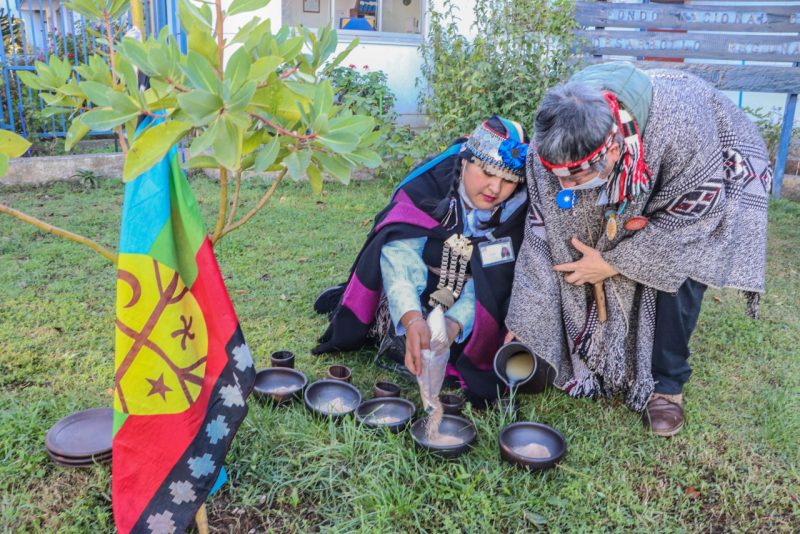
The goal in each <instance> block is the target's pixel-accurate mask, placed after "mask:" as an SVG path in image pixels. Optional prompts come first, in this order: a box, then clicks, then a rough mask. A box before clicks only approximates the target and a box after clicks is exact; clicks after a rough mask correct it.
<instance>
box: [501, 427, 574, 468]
mask: <svg viewBox="0 0 800 534" xmlns="http://www.w3.org/2000/svg"><path fill="white" fill-rule="evenodd" d="M498 441H499V445H500V456H501V457H502V458H503V460H505V461H507V462H509V463H512V464H515V465H521V466H524V467H527V468H528V469H531V470H534V471H538V470H541V469H548V468H550V467H553V466H554V465H555V464H556V463H558V462H559V461H560V460H561V459H562V458H563V457H564V455H565V454H566V453H567V440H565V439H564V436H563V435H562V434H561V432H559V431H558V430H556V429H555V428H553V427H550V426H547V425H545V424H542V423H532V422H527V421H525V422H520V423H512V424H510V425H508V426H506V427H505V428H503V430H501V431H500V435H499V437H498Z"/></svg>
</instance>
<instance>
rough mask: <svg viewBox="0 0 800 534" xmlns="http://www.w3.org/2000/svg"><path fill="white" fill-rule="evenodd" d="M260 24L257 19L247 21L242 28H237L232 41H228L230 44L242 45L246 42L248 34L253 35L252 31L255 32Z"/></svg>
mask: <svg viewBox="0 0 800 534" xmlns="http://www.w3.org/2000/svg"><path fill="white" fill-rule="evenodd" d="M260 23H261V19H259V18H258V17H253V18H251V19H250V20H248V21H247V22H246V23H245V24H244V26H242V27H241V28H239V31H237V32H236V35H234V36H233V39H231V40H230V44H233V43H244V42H245V41H247V38H248V37H250V34H251V33H253V30H255V29H256V26H258V25H259V24H260ZM245 48H247V47H245Z"/></svg>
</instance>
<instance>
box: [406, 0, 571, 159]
mask: <svg viewBox="0 0 800 534" xmlns="http://www.w3.org/2000/svg"><path fill="white" fill-rule="evenodd" d="M458 20H459V18H458V7H457V6H456V2H455V0H443V2H442V6H441V8H440V9H437V10H433V9H431V10H430V27H429V28H430V29H429V33H428V38H427V40H426V41H425V42H424V43H423V45H422V47H421V51H422V57H423V67H422V77H421V78H420V79H418V80H417V84H418V86H420V87H421V92H420V107H421V108H422V109H423V110H424V111H425V112H426V113H427V115H428V118H429V121H430V126H431V127H430V128H429V129H428V130H427V131H426V132H425V133H424V134H423V137H424V139H421V140H420V141H421V142H424V143H426V144H428V145H429V146H430V149H431V151H434V150H435V149H437V148H438V149H441V148H443V147H444V146H446V145H447V144H448V143H449V142H450V141H451V140H452V139H454V138H455V137H457V136H458V135H461V134H464V133H468V132H470V131H472V130H473V129H474V128H475V126H476V125H477V124H478V123H479V122H481V121H482V120H484V119H485V118H487V117H488V116H490V115H492V114H495V113H496V114H498V115H502V116H504V117H507V118H509V119H513V120H516V121H518V122H520V123H521V124H522V125H523V126H525V128H526V129H527V130H528V132H529V133H530V131H531V127H532V123H533V114H534V112H535V110H536V107H537V106H538V104H539V100H540V99H541V97H542V95H543V94H544V93H545V91H546V90H547V89H548V88H549V87H551V86H553V85H556V84H558V83H560V82H562V81H564V80H565V79H566V78H567V77H568V76H569V75H570V74H571V72H572V70H573V68H574V67H575V64H576V61H575V56H574V55H573V50H574V49H575V46H576V38H575V37H574V31H575V29H577V23H576V21H575V18H574V2H572V1H571V0H476V3H475V20H476V22H475V24H474V26H473V27H474V30H475V34H476V37H475V39H473V40H469V39H467V38H466V37H464V36H463V35H461V34H460V33H459V29H458Z"/></svg>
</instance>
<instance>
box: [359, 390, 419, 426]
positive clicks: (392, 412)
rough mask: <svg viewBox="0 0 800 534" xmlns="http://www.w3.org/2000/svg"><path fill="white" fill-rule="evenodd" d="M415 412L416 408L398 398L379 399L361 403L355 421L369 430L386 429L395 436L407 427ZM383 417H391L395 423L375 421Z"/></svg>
mask: <svg viewBox="0 0 800 534" xmlns="http://www.w3.org/2000/svg"><path fill="white" fill-rule="evenodd" d="M416 411H417V407H416V406H414V403H413V402H411V401H409V400H406V399H401V398H398V397H380V398H376V399H371V400H368V401H365V402H363V403H361V406H359V407H358V409H357V410H356V419H358V421H359V422H360V423H362V424H363V425H365V426H368V427H370V428H388V429H389V430H391V431H392V432H393V433H394V434H397V433H398V432H400V431H401V430H403V429H404V428H405V427H406V426H407V425H408V422H409V421H411V418H412V417H414V412H416ZM383 417H392V418H394V419H397V421H394V422H391V423H388V422H380V421H377V420H376V419H380V418H383Z"/></svg>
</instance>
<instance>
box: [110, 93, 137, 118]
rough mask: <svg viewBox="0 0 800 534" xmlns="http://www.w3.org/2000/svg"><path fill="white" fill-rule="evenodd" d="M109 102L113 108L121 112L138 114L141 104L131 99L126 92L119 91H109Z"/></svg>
mask: <svg viewBox="0 0 800 534" xmlns="http://www.w3.org/2000/svg"><path fill="white" fill-rule="evenodd" d="M108 102H109V104H108V105H109V106H110V107H111V109H113V110H114V111H116V112H119V113H126V114H137V113H139V106H138V105H137V104H136V102H134V101H133V100H131V97H129V96H128V95H127V94H126V93H120V92H119V91H113V90H109V91H108Z"/></svg>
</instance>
